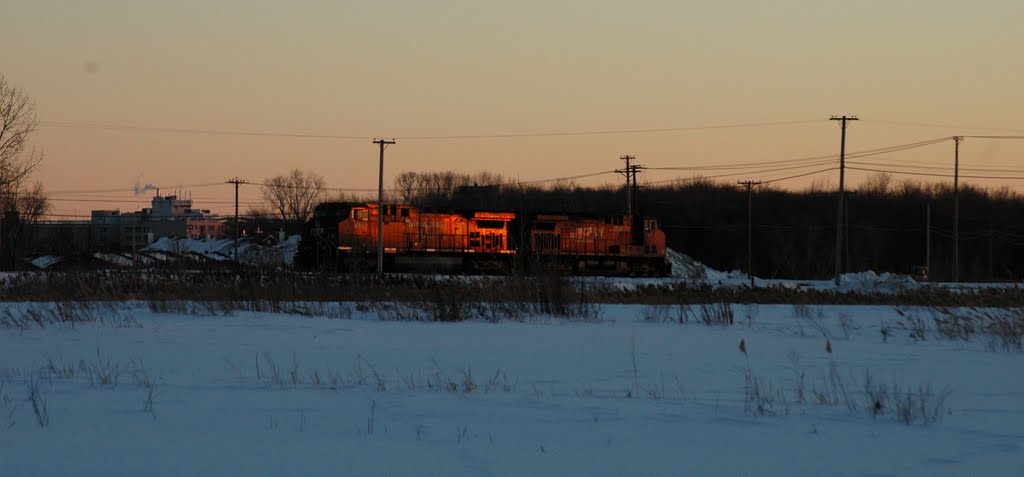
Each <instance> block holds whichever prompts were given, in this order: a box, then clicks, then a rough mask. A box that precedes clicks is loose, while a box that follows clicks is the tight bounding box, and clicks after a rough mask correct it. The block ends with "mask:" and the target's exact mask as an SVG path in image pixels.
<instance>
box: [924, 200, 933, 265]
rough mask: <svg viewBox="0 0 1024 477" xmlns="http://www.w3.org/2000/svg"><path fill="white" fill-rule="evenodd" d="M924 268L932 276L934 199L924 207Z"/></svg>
mask: <svg viewBox="0 0 1024 477" xmlns="http://www.w3.org/2000/svg"><path fill="white" fill-rule="evenodd" d="M924 269H925V272H926V273H927V274H928V276H929V277H930V276H931V275H932V201H930V200H929V201H928V202H927V203H926V205H925V208H924ZM929 280H930V278H929Z"/></svg>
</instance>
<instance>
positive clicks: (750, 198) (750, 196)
mask: <svg viewBox="0 0 1024 477" xmlns="http://www.w3.org/2000/svg"><path fill="white" fill-rule="evenodd" d="M739 184H740V185H742V186H744V187H746V188H747V276H748V277H750V288H754V252H753V249H754V248H753V245H752V244H753V229H754V224H753V217H754V213H753V205H754V186H756V185H761V182H760V181H757V182H755V181H740V183H739Z"/></svg>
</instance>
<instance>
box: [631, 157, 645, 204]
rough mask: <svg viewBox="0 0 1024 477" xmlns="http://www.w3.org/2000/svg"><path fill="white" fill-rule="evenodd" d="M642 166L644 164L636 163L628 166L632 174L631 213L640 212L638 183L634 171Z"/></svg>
mask: <svg viewBox="0 0 1024 477" xmlns="http://www.w3.org/2000/svg"><path fill="white" fill-rule="evenodd" d="M643 168H644V166H641V165H638V164H633V165H632V166H629V171H630V173H631V174H633V201H632V202H633V212H632V213H633V215H639V214H640V193H639V192H640V184H639V183H638V182H637V180H636V173H637V172H638V171H639V170H640V169H643Z"/></svg>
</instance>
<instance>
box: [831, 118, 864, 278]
mask: <svg viewBox="0 0 1024 477" xmlns="http://www.w3.org/2000/svg"><path fill="white" fill-rule="evenodd" d="M829 120H830V121H840V123H839V124H840V126H842V130H843V132H842V139H841V141H840V143H839V203H838V204H837V205H836V286H837V287H838V286H839V275H840V274H841V273H842V272H843V255H842V252H843V247H842V245H843V200H845V194H844V192H845V189H844V187H845V186H844V182H843V181H844V180H845V176H846V122H847V121H857V117H856V116H845V115H844V116H832V117H831V118H829Z"/></svg>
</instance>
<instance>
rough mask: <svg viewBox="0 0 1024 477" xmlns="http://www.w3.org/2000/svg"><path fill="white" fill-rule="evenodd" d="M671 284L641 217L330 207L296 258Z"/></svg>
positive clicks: (312, 264)
mask: <svg viewBox="0 0 1024 477" xmlns="http://www.w3.org/2000/svg"><path fill="white" fill-rule="evenodd" d="M379 217H383V247H384V268H385V270H387V271H395V272H427V273H438V272H439V273H470V274H494V273H510V272H512V271H513V270H521V271H525V272H527V273H539V272H556V273H560V274H567V275H606V276H667V275H669V274H670V272H671V265H670V264H669V262H668V261H667V260H666V257H665V233H664V232H663V231H662V230H661V229H660V228H658V222H657V220H656V219H654V218H653V217H643V216H639V215H634V214H621V213H612V214H570V213H539V214H530V215H528V216H525V217H519V216H517V214H516V213H514V212H493V211H456V212H434V211H426V210H420V209H419V208H418V207H416V206H413V205H403V204H384V205H383V207H381V206H378V204H376V203H348V202H326V203H322V204H320V205H318V206H317V207H316V208H315V209H314V211H313V217H312V218H311V219H310V220H309V221H308V222H307V223H306V225H305V227H304V230H303V237H302V241H301V242H300V245H299V252H298V256H297V258H296V261H297V263H298V264H299V265H300V266H303V267H306V268H313V269H320V270H338V271H370V270H375V269H376V266H377V249H378V236H380V234H379V232H378V228H379V224H378V218H379Z"/></svg>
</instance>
